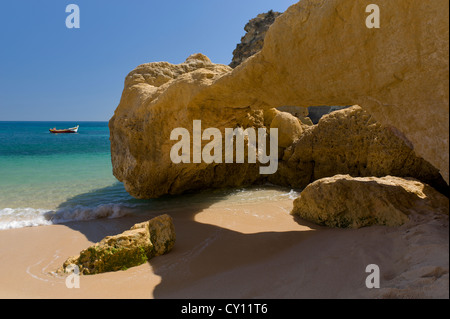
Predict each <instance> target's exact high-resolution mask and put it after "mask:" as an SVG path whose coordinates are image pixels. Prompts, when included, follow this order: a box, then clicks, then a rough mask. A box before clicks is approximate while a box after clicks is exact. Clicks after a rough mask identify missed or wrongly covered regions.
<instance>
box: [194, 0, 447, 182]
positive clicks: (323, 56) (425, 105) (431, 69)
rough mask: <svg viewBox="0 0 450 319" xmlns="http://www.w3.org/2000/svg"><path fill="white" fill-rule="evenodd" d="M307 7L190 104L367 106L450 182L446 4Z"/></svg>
mask: <svg viewBox="0 0 450 319" xmlns="http://www.w3.org/2000/svg"><path fill="white" fill-rule="evenodd" d="M377 4H378V6H379V7H380V10H381V28H379V29H368V28H367V27H366V24H365V21H366V18H367V16H368V14H367V13H366V6H367V1H363V0H302V1H300V2H299V3H297V4H295V5H293V6H291V7H290V8H289V9H288V10H287V11H286V12H284V13H283V14H282V15H281V16H279V17H278V18H277V19H276V20H275V22H274V23H273V25H272V26H271V27H270V28H269V31H268V32H267V35H266V38H265V42H264V47H263V49H262V50H261V51H260V52H259V53H257V54H255V55H254V56H253V57H252V58H251V59H247V60H246V61H245V62H244V63H243V64H242V65H241V66H240V67H239V68H236V69H234V71H233V72H231V73H228V74H226V75H224V76H223V77H222V78H220V79H219V80H217V81H216V82H215V83H214V85H211V86H209V87H208V88H205V90H203V91H202V92H200V94H199V95H198V96H197V97H196V98H195V99H193V101H192V102H193V103H195V104H197V105H201V106H202V107H205V108H208V109H213V108H217V107H219V106H223V105H227V106H229V107H234V108H236V109H239V108H242V107H248V106H251V108H252V109H267V108H271V107H279V106H283V105H297V106H305V107H309V106H314V105H336V106H339V105H342V106H345V105H355V104H357V105H361V106H362V107H363V108H364V109H366V110H367V111H368V112H369V113H370V114H371V115H373V116H374V118H375V119H376V120H377V121H379V122H380V123H381V124H384V125H389V126H393V127H396V128H397V129H398V130H399V131H400V132H402V134H404V136H405V137H406V139H408V140H409V141H410V142H411V144H412V145H414V149H415V152H416V154H417V155H418V156H420V157H423V158H424V159H425V160H427V161H429V162H430V163H431V164H433V165H434V166H435V167H437V168H438V169H439V170H440V171H441V174H442V176H443V177H444V179H445V180H446V181H447V183H448V181H449V146H448V142H449V107H448V105H449V71H448V70H449V22H448V21H449V2H448V1H447V0H433V1H422V0H397V1H390V0H380V1H378V2H377Z"/></svg>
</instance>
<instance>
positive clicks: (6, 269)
mask: <svg viewBox="0 0 450 319" xmlns="http://www.w3.org/2000/svg"><path fill="white" fill-rule="evenodd" d="M291 209H292V200H288V199H286V200H278V201H274V202H270V201H266V202H256V203H245V204H235V205H233V206H227V205H220V203H218V204H212V205H209V206H208V207H201V206H198V207H190V208H186V209H177V210H173V211H167V210H165V211H161V212H160V213H168V214H169V215H170V216H172V218H173V220H174V225H175V229H176V234H177V242H176V244H175V247H174V249H173V250H172V251H171V252H170V253H169V254H167V255H164V256H159V257H156V258H154V259H151V260H150V261H149V262H147V263H145V264H143V265H141V266H138V267H134V268H130V269H128V270H126V271H118V272H112V273H105V274H100V275H92V276H81V277H80V288H72V289H69V288H67V287H66V284H65V279H66V278H65V277H63V276H57V275H55V274H54V273H53V272H54V271H55V270H56V269H57V268H58V267H60V266H61V264H62V263H63V262H64V261H65V260H66V259H67V258H68V257H69V256H72V255H76V254H78V253H79V251H80V250H82V249H85V248H87V247H88V246H90V245H91V244H92V243H95V242H98V241H100V240H101V239H102V238H103V237H105V236H107V235H115V234H118V233H120V232H122V231H124V230H126V229H129V228H130V227H131V226H132V225H134V224H135V223H138V222H141V221H144V220H148V219H150V218H152V217H154V216H156V215H158V214H159V212H152V213H151V214H149V215H142V216H128V217H123V218H118V219H98V220H93V221H84V222H71V223H67V224H60V225H51V226H40V227H31V228H21V229H12V230H3V231H1V232H0V251H2V261H1V265H0V298H151V299H153V298H154V299H171V298H194V299H195V298H284V299H294V298H448V280H449V277H448V276H449V275H448V258H449V257H448V216H445V215H433V214H430V215H417V216H411V221H410V222H409V223H407V224H405V225H403V226H401V227H392V228H389V227H382V226H375V227H369V228H362V229H359V230H343V229H330V228H323V227H318V226H316V225H312V224H310V223H308V222H305V221H303V220H299V219H297V218H294V217H293V216H291V215H289V212H290V210H291ZM369 264H377V265H378V266H379V267H380V274H381V288H380V289H368V288H367V287H366V286H365V280H366V277H367V276H368V275H369V274H368V273H366V272H365V270H366V266H367V265H369Z"/></svg>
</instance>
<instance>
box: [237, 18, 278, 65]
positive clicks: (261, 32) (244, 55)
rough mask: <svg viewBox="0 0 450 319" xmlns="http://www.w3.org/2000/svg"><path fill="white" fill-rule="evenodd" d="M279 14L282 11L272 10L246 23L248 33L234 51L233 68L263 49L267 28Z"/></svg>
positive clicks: (245, 28)
mask: <svg viewBox="0 0 450 319" xmlns="http://www.w3.org/2000/svg"><path fill="white" fill-rule="evenodd" d="M279 15H281V13H279V12H274V11H272V10H271V11H269V12H267V13H261V14H259V15H258V16H257V17H256V18H254V19H251V20H250V21H249V22H248V23H247V24H246V25H245V27H244V30H245V31H246V32H247V33H246V34H245V35H244V36H243V37H242V38H241V43H239V44H238V45H237V46H236V49H235V50H234V51H233V60H232V61H231V63H230V66H231V67H232V68H235V67H237V66H238V65H239V64H241V63H242V62H244V61H245V60H246V59H248V58H249V57H251V56H252V55H254V54H255V53H258V52H259V51H261V49H262V47H263V46H264V38H265V36H266V33H267V30H269V27H270V26H271V25H272V24H273V23H274V22H275V19H276V18H277V17H278V16H279Z"/></svg>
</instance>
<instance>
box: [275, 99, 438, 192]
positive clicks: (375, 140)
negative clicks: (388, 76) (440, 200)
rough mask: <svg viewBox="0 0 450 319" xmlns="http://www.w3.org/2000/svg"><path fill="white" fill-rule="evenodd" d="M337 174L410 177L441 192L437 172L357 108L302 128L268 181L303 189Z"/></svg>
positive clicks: (400, 139) (406, 145) (392, 130)
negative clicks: (318, 180) (301, 132)
mask: <svg viewBox="0 0 450 319" xmlns="http://www.w3.org/2000/svg"><path fill="white" fill-rule="evenodd" d="M337 174H350V175H352V176H355V177H356V176H361V177H363V176H376V177H383V176H386V175H394V176H399V177H414V178H416V179H419V180H421V181H423V182H425V183H428V184H430V185H432V186H433V187H436V188H437V189H440V190H442V191H444V190H445V189H446V188H447V185H446V183H445V181H444V180H443V179H442V178H441V176H440V174H439V171H438V170H437V169H436V168H434V167H433V166H432V165H431V164H429V163H428V162H426V161H425V160H423V159H422V158H420V157H418V156H417V155H416V154H415V153H414V150H413V149H412V148H411V145H409V144H408V143H407V141H405V140H404V139H403V138H402V136H401V135H399V133H398V132H397V131H395V130H394V129H393V128H391V127H385V126H383V125H381V124H380V123H378V122H377V121H375V119H374V118H373V116H371V115H370V114H369V113H367V112H366V111H364V110H363V109H362V108H361V107H360V106H353V107H350V108H346V109H344V110H340V111H335V112H333V113H330V114H328V115H325V116H324V117H323V118H322V119H321V120H320V122H319V124H317V125H314V126H312V127H305V130H304V132H303V134H302V135H301V136H300V137H299V138H298V139H297V140H296V141H295V142H294V143H293V145H292V146H290V147H289V148H288V149H287V150H286V151H285V152H284V156H283V159H282V161H280V162H279V168H278V171H277V173H276V174H274V175H272V176H269V177H268V178H269V181H270V182H271V183H274V184H278V185H285V186H290V187H295V188H300V189H302V188H304V187H306V186H307V185H308V184H309V183H311V182H313V181H315V180H317V179H321V178H324V177H331V176H334V175H337Z"/></svg>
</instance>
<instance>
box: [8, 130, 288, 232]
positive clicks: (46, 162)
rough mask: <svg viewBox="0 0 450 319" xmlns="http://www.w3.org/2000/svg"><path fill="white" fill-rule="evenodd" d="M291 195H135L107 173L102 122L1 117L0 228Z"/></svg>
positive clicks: (256, 191)
mask: <svg viewBox="0 0 450 319" xmlns="http://www.w3.org/2000/svg"><path fill="white" fill-rule="evenodd" d="M75 125H80V129H79V131H78V133H76V134H51V133H50V132H49V129H50V128H54V127H56V128H58V129H62V128H68V127H73V126H75ZM292 194H293V193H292V192H291V191H290V190H284V189H279V188H273V187H270V186H267V187H258V188H251V189H235V190H216V191H210V192H204V193H201V194H195V195H182V196H172V197H171V196H167V197H164V198H162V199H156V200H137V199H134V198H133V197H131V196H130V195H129V194H128V193H127V192H126V191H125V189H124V187H123V185H122V183H120V182H119V181H117V180H116V178H115V177H114V176H113V175H112V165H111V157H110V144H109V129H108V123H107V122H0V229H8V228H19V227H26V226H39V225H48V224H52V223H59V222H64V221H72V220H89V219H94V218H104V217H109V218H115V217H121V216H124V215H127V214H130V213H138V212H139V211H142V210H151V209H161V208H166V207H167V208H169V207H170V208H172V207H176V206H177V205H179V206H182V205H186V203H193V202H205V201H210V202H215V203H217V202H224V203H225V205H232V204H233V203H239V202H242V201H244V202H246V201H254V200H263V199H273V200H276V199H282V198H285V197H286V196H292Z"/></svg>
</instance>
